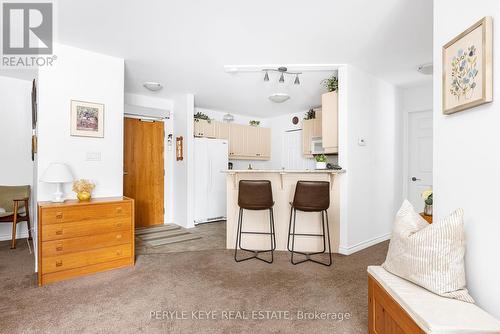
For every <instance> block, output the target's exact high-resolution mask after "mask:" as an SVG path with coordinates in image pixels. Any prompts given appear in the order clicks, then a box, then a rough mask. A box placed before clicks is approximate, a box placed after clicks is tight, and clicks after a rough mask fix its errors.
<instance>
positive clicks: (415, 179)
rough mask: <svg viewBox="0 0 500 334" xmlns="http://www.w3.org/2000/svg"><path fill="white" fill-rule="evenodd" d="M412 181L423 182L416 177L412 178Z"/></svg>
mask: <svg viewBox="0 0 500 334" xmlns="http://www.w3.org/2000/svg"><path fill="white" fill-rule="evenodd" d="M411 180H412V181H413V182H415V181H422V180H421V179H417V178H416V177H415V176H414V177H412V178H411Z"/></svg>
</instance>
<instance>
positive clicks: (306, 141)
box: [302, 119, 314, 157]
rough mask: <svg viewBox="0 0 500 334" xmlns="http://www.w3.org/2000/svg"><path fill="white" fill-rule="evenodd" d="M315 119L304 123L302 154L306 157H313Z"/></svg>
mask: <svg viewBox="0 0 500 334" xmlns="http://www.w3.org/2000/svg"><path fill="white" fill-rule="evenodd" d="M313 129H314V119H308V120H303V121H302V153H303V154H304V155H305V156H306V157H310V156H312V155H311V140H312V137H313Z"/></svg>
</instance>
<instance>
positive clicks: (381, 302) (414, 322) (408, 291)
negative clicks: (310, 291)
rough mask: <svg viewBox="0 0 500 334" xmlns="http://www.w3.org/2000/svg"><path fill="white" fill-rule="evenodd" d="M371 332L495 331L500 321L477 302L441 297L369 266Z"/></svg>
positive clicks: (439, 333)
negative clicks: (475, 303) (476, 303)
mask: <svg viewBox="0 0 500 334" xmlns="http://www.w3.org/2000/svg"><path fill="white" fill-rule="evenodd" d="M368 332H369V333H370V334H420V333H433V334H465V333H467V334H477V333H481V334H486V333H488V334H495V333H500V321H498V320H497V319H495V318H494V317H493V316H491V315H489V314H488V313H486V312H485V311H483V310H482V309H480V308H479V307H478V306H477V305H474V304H470V303H466V302H462V301H459V300H455V299H450V298H444V297H441V296H438V295H436V294H434V293H432V292H430V291H428V290H426V289H424V288H421V287H419V286H417V285H415V284H413V283H411V282H409V281H406V280H404V279H402V278H400V277H397V276H395V275H392V274H391V273H389V272H387V271H386V270H385V269H384V268H382V267H380V266H371V267H368Z"/></svg>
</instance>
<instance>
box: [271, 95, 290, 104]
mask: <svg viewBox="0 0 500 334" xmlns="http://www.w3.org/2000/svg"><path fill="white" fill-rule="evenodd" d="M268 98H269V100H271V101H273V102H274V103H283V102H285V101H287V100H289V99H290V95H288V94H284V93H275V94H271V95H269V96H268Z"/></svg>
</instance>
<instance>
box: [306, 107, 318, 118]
mask: <svg viewBox="0 0 500 334" xmlns="http://www.w3.org/2000/svg"><path fill="white" fill-rule="evenodd" d="M315 118H316V112H315V111H314V109H313V108H311V109H309V110H308V111H307V112H306V115H305V116H304V120H305V121H307V120H310V119H315Z"/></svg>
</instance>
